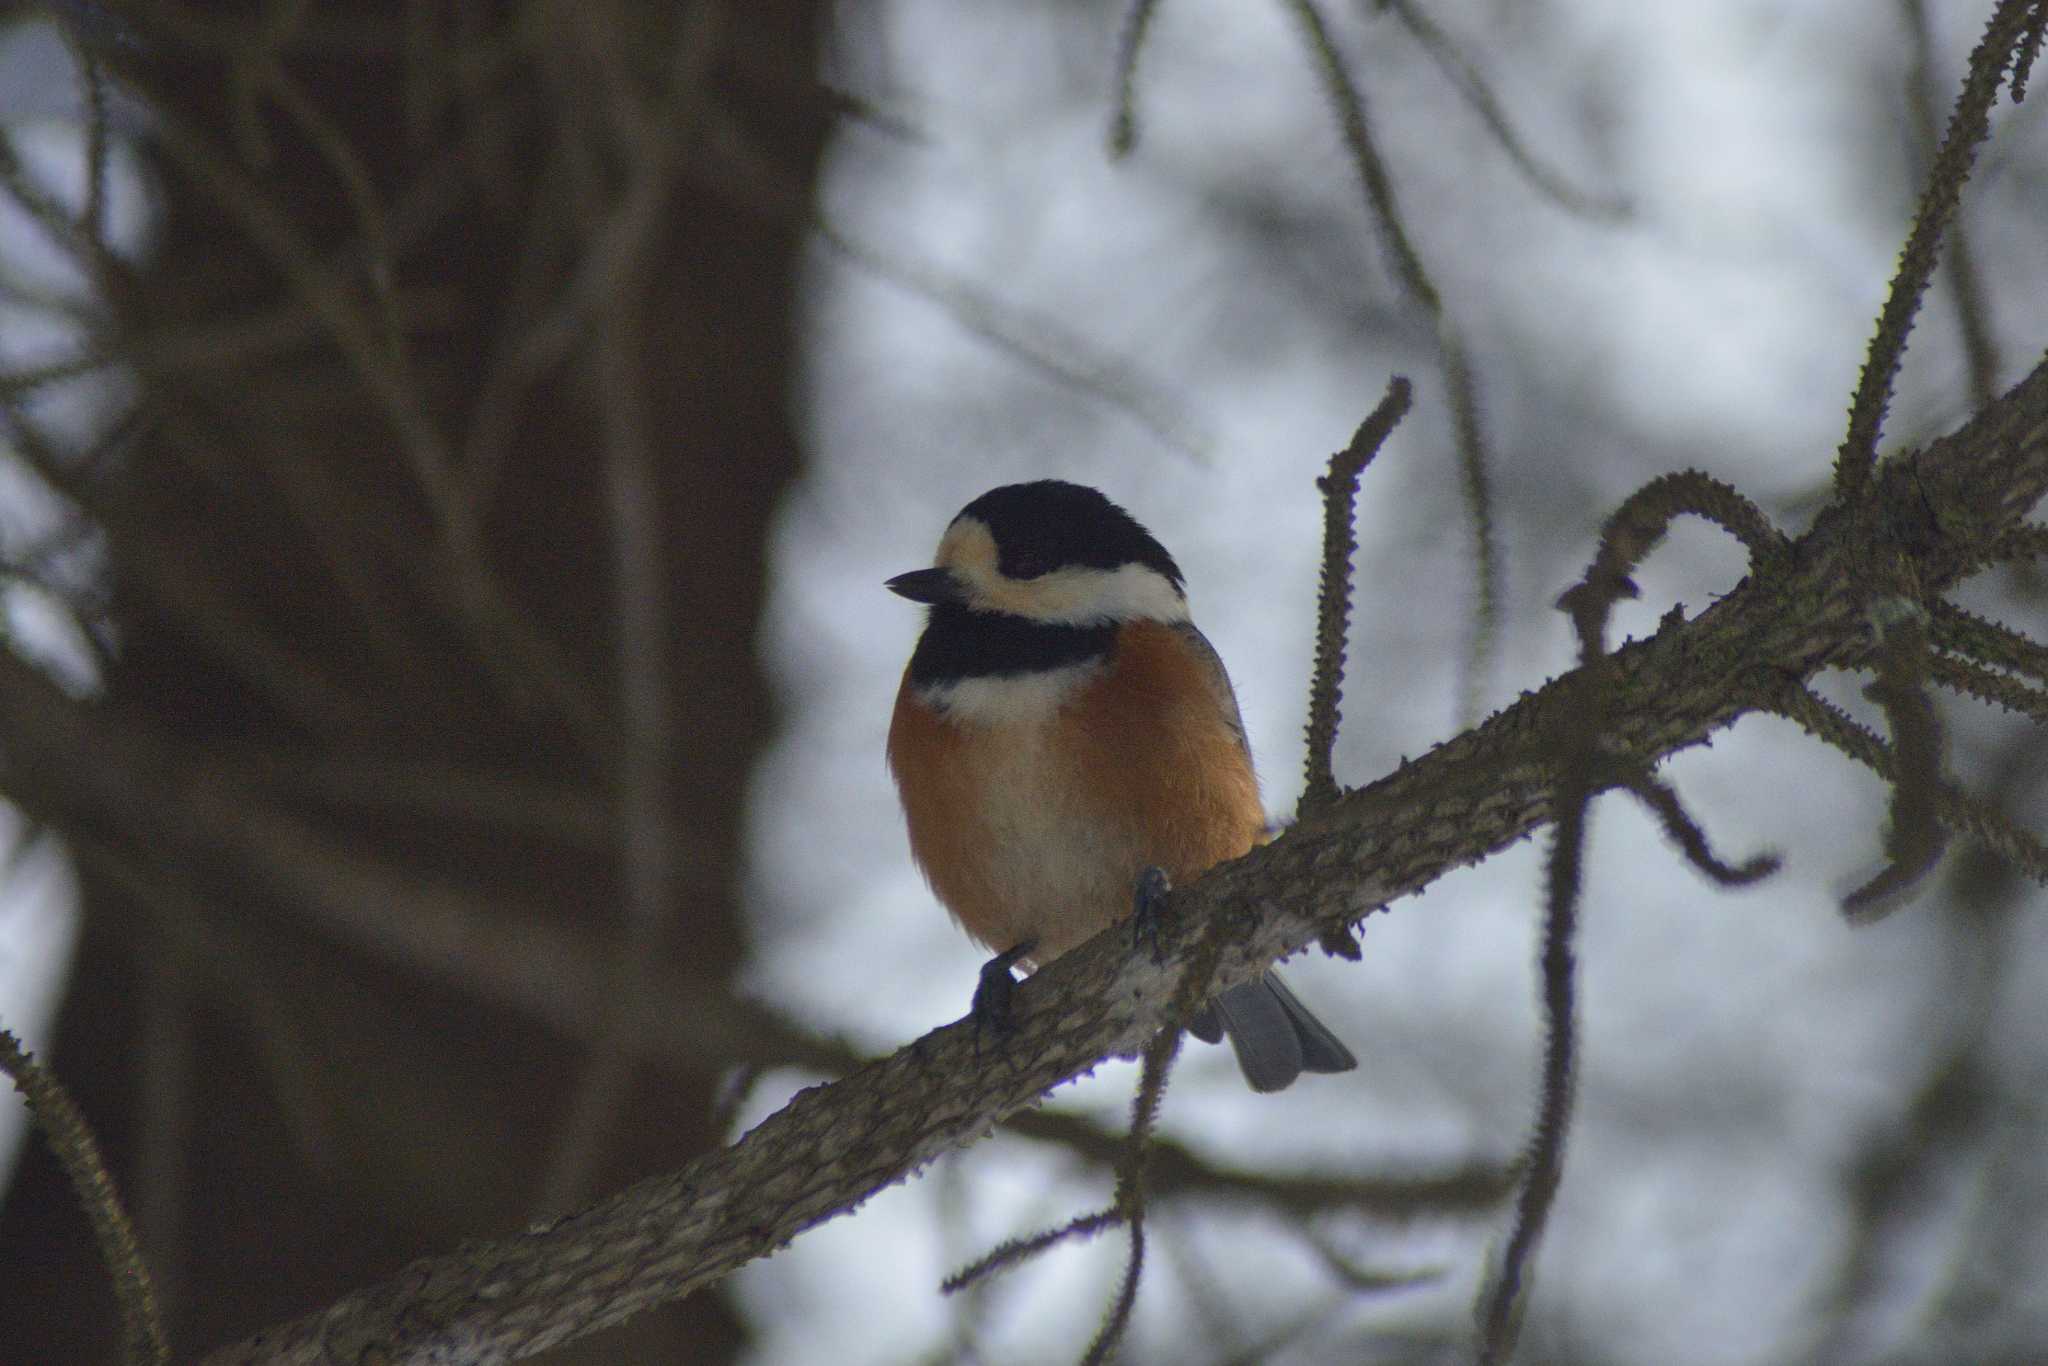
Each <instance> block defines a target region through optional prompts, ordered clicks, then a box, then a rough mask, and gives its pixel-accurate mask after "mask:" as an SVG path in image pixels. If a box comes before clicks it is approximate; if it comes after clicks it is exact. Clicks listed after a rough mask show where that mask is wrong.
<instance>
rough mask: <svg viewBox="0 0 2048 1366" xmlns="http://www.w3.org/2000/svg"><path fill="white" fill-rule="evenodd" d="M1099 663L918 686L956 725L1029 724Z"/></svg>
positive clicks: (1057, 705) (1056, 704)
mask: <svg viewBox="0 0 2048 1366" xmlns="http://www.w3.org/2000/svg"><path fill="white" fill-rule="evenodd" d="M1101 668H1102V664H1101V662H1100V661H1096V660H1091V661H1088V662H1086V663H1082V664H1069V665H1066V666H1065V667H1063V668H1058V669H1045V670H1042V671H1040V672H1038V673H1029V674H1001V675H994V676H991V677H987V678H961V679H955V680H954V681H952V682H950V683H936V684H933V685H931V686H930V687H926V688H920V689H919V690H918V691H919V695H920V696H922V697H923V698H924V700H925V701H927V702H929V703H931V704H932V705H933V706H934V707H937V708H938V709H939V710H940V711H942V712H944V713H945V715H946V719H947V720H948V721H951V722H953V723H954V724H955V725H963V726H1004V725H1009V726H1014V725H1019V724H1032V723H1037V722H1043V721H1046V720H1048V719H1050V718H1051V717H1052V715H1053V714H1054V713H1055V712H1057V711H1058V710H1059V709H1060V708H1061V707H1062V706H1063V705H1065V704H1066V701H1067V699H1068V698H1069V697H1072V696H1073V695H1074V692H1075V690H1076V689H1078V688H1079V687H1080V686H1081V685H1082V684H1084V683H1086V682H1088V680H1090V679H1091V678H1093V677H1094V676H1095V675H1096V673H1097V672H1098V671H1100V670H1101Z"/></svg>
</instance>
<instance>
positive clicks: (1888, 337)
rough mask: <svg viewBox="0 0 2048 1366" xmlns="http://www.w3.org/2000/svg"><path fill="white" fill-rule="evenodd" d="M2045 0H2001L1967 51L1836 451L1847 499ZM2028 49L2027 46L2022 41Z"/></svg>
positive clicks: (1864, 472)
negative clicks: (1996, 110) (2001, 94)
mask: <svg viewBox="0 0 2048 1366" xmlns="http://www.w3.org/2000/svg"><path fill="white" fill-rule="evenodd" d="M2042 8H2043V0H1999V4H1998V8H1997V10H1996V11H1994V12H1993V14H1992V16H1991V22H1990V24H1989V25H1987V26H1986V28H1985V30H1984V37H1983V39H1982V40H1981V41H1980V42H1979V43H1978V44H1977V49H1976V51H1975V52H1973V53H1971V55H1970V70H1969V74H1968V75H1967V76H1966V77H1965V78H1964V80H1963V89H1962V93H1961V94H1960V95H1959V96H1958V97H1957V98H1956V106H1955V112H1954V113H1953V114H1952V115H1951V116H1950V118H1949V124H1948V131H1947V132H1946V133H1945V134H1944V135H1943V137H1942V143H1941V150H1940V151H1939V152H1938V153H1936V154H1935V158H1934V167H1933V170H1932V171H1931V172H1930V173H1929V175H1928V181H1927V189H1926V191H1925V193H1924V194H1923V195H1922V196H1921V199H1920V207H1919V209H1918V210H1917V211H1916V212H1915V214H1914V216H1913V230H1912V232H1911V233H1910V234H1909V235H1908V236H1907V238H1906V246H1905V250H1904V251H1903V252H1901V253H1900V258H1899V270H1898V273H1897V274H1896V275H1894V276H1893V277H1892V284H1891V288H1890V289H1889V290H1888V291H1887V292H1886V294H1885V301H1884V310H1883V312H1881V313H1880V314H1879V315H1878V320H1877V332H1876V335H1874V336H1873V337H1872V338H1871V339H1870V354H1869V357H1868V359H1867V360H1866V361H1865V362H1864V365H1863V375H1862V378H1861V379H1860V380H1858V382H1857V385H1856V396H1855V399H1854V400H1853V401H1852V403H1851V404H1850V408H1849V431H1848V434H1847V435H1846V436H1844V437H1843V438H1842V447H1841V451H1840V453H1839V454H1838V455H1837V456H1836V457H1835V492H1836V494H1837V495H1839V496H1840V497H1841V498H1842V499H1844V500H1845V501H1848V502H1855V501H1857V500H1858V499H1860V498H1861V496H1862V493H1863V489H1864V485H1865V484H1867V483H1868V482H1869V479H1870V472H1871V469H1872V467H1873V466H1874V465H1875V464H1876V462H1877V438H1878V433H1879V432H1880V431H1881V430H1882V428H1883V426H1884V418H1885V413H1886V411H1887V410H1888V409H1889V408H1890V407H1891V401H1892V387H1893V385H1894V384H1895V383H1897V381H1898V375H1899V364H1900V362H1901V361H1902V360H1903V359H1904V358H1905V354H1906V338H1907V337H1908V336H1909V335H1910V334H1911V332H1912V330H1913V319H1914V316H1915V315H1916V314H1917V313H1918V312H1919V311H1920V303H1921V300H1922V299H1924V298H1925V297H1926V296H1927V283H1928V281H1929V280H1931V279H1932V278H1933V277H1934V268H1935V265H1936V263H1937V262H1938V261H1939V259H1940V252H1941V238H1942V233H1943V232H1944V231H1945V230H1946V229H1947V228H1948V224H1949V220H1950V219H1951V218H1953V217H1954V216H1955V213H1956V207H1957V205H1958V204H1960V203H1961V202H1962V194H1963V185H1964V183H1965V182H1966V181H1967V180H1968V179H1969V177H1970V168H1971V166H1972V165H1973V164H1974V163H1975V161H1976V159H1977V146H1978V144H1979V143H1981V142H1983V140H1984V139H1985V138H1986V137H1987V136H1989V134H1990V132H1991V109H1992V106H1993V105H1995V104H1996V103H1997V102H1998V90H1999V87H2000V86H2001V85H2002V84H2004V81H2005V77H2006V73H2007V71H2008V70H2009V69H2011V67H2012V63H2013V57H2014V54H2015V52H2016V51H2017V50H2019V45H2020V42H2021V39H2022V37H2027V36H2030V37H2031V38H2038V36H2039V34H2038V26H2039V24H2040V22H2041V11H2042ZM2027 50H2028V51H2031V50H2032V48H2031V46H2029V48H2028V49H2027Z"/></svg>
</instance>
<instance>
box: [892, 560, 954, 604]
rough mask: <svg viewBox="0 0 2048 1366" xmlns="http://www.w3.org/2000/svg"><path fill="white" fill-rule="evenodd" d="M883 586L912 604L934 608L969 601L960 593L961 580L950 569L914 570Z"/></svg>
mask: <svg viewBox="0 0 2048 1366" xmlns="http://www.w3.org/2000/svg"><path fill="white" fill-rule="evenodd" d="M882 586H883V587H884V588H887V589H888V590H889V591H890V592H891V593H895V594H898V595H899V596H902V597H906V598H909V599H910V600H911V601H912V602H928V603H930V604H932V605H933V606H934V607H936V606H938V605H940V604H941V603H958V602H965V601H966V600H967V595H966V594H965V593H963V592H961V591H960V580H958V579H956V578H954V577H953V571H952V570H950V569H913V570H911V571H910V572H909V573H908V574H898V575H897V576H896V577H895V578H893V579H891V580H889V582H887V583H886V584H884V585H882Z"/></svg>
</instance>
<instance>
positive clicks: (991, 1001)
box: [968, 939, 1038, 1053]
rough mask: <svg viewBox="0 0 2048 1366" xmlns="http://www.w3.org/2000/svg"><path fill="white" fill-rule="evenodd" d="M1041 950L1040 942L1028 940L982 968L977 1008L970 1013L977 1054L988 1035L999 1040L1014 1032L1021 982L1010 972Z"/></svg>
mask: <svg viewBox="0 0 2048 1366" xmlns="http://www.w3.org/2000/svg"><path fill="white" fill-rule="evenodd" d="M1037 947H1038V941H1037V940H1036V939H1027V940H1025V941H1024V942H1023V943H1021V944H1017V945H1013V946H1012V947H1010V948H1007V949H1004V950H1003V951H1002V952H1001V953H999V954H997V955H996V956H995V957H993V958H991V959H989V960H988V961H987V962H986V963H983V964H982V965H981V980H980V981H979V982H977V983H976V984H975V987H974V1004H973V1005H972V1006H971V1007H969V1009H968V1016H969V1018H971V1019H972V1020H973V1021H974V1046H975V1050H976V1052H977V1053H978V1052H979V1051H980V1049H981V1036H982V1034H983V1033H984V1032H987V1033H990V1034H993V1035H996V1036H997V1037H998V1038H1000V1037H1001V1036H1002V1035H1004V1034H1007V1033H1009V1032H1010V1029H1011V1027H1012V1021H1011V1019H1010V1004H1011V1002H1012V1001H1013V1000H1015V999H1016V995H1017V979H1016V978H1014V977H1012V976H1010V969H1011V968H1012V967H1014V966H1016V964H1017V960H1018V959H1020V958H1024V957H1026V956H1028V955H1029V954H1030V952H1031V951H1032V950H1033V949H1035V948H1037Z"/></svg>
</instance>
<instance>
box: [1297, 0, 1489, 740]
mask: <svg viewBox="0 0 2048 1366" xmlns="http://www.w3.org/2000/svg"><path fill="white" fill-rule="evenodd" d="M1282 3H1283V4H1284V5H1285V7H1286V8H1287V10H1288V11H1289V12H1290V13H1292V14H1293V15H1294V17H1295V20H1296V22H1297V23H1298V24H1299V25H1300V26H1301V29H1302V33H1303V36H1304V38H1305V40H1306V41H1307V43H1308V47H1309V50H1310V52H1311V53H1312V54H1313V56H1314V57H1315V60H1316V70H1317V73H1318V75H1319V76H1320V77H1321V79H1322V83H1323V89H1324V92H1325V93H1326V95H1327V96H1328V98H1329V101H1330V104H1331V107H1332V108H1333V109H1335V110H1336V113H1337V121H1338V124H1339V126H1340V127H1341V128H1342V129H1343V133H1344V142H1345V145H1346V146H1347V147H1348V148H1349V149H1350V152H1351V163H1352V167H1353V169H1354V170H1355V171H1356V172H1357V173H1358V179H1359V184H1360V186H1361V187H1362V188H1363V189H1364V191H1365V200H1366V210H1367V212H1368V213H1369V214H1370V215H1371V217H1372V221H1373V225H1374V227H1375V228H1376V229H1377V230H1378V232H1379V236H1380V242H1381V245H1382V246H1383V247H1384V248H1385V250H1386V252H1387V255H1388V256H1389V257H1390V258H1391V259H1392V261H1393V265H1394V275H1395V278H1396V279H1398V280H1399V281H1400V283H1401V287H1402V288H1403V289H1404V290H1406V291H1407V293H1408V295H1409V297H1410V298H1411V299H1413V300H1414V302H1415V303H1416V304H1417V305H1419V306H1420V307H1421V308H1422V310H1423V311H1424V312H1425V313H1427V314H1428V315H1429V319H1430V322H1431V323H1432V324H1433V325H1434V327H1435V329H1436V343H1437V356H1438V360H1439V363H1440V364H1441V365H1442V367H1443V373H1444V387H1445V389H1446V391H1447V394H1448V399H1449V404H1450V410H1451V421H1452V426H1453V429H1454V430H1455V431H1456V433H1457V448H1458V476H1459V482H1460V485H1461V487H1462V488H1463V490H1464V495H1465V510H1466V512H1467V513H1468V514H1469V515H1470V516H1471V518H1472V537H1473V550H1472V558H1473V566H1474V572H1475V579H1476V586H1477V589H1478V601H1477V602H1476V604H1475V606H1474V610H1473V629H1472V641H1471V645H1470V648H1469V649H1468V650H1467V652H1466V656H1465V660H1464V664H1463V670H1462V674H1461V683H1460V686H1459V694H1460V699H1459V700H1460V714H1461V715H1462V716H1464V717H1465V718H1466V719H1467V720H1470V719H1473V718H1474V717H1476V716H1477V714H1478V699H1479V694H1480V689H1481V687H1482V685H1483V683H1484V681H1485V674H1486V670H1487V667H1488V666H1489V665H1490V663H1491V662H1492V659H1493V650H1494V644H1495V639H1496V636H1497V635H1498V632H1499V628H1500V599H1501V556H1500V544H1499V541H1500V538H1499V535H1498V533H1497V531H1496V529H1495V527H1494V524H1493V491H1492V479H1493V477H1492V474H1491V472H1490V471H1489V468H1488V466H1489V463H1490V456H1489V454H1488V452H1487V448H1486V439H1485V433H1484V431H1483V430H1482V429H1481V427H1480V424H1479V412H1480V401H1479V382H1478V379H1477V377H1476V375H1475V374H1474V373H1473V370H1472V365H1471V359H1470V357H1469V355H1468V353H1467V351H1466V347H1465V343H1464V340H1463V338H1462V337H1461V336H1460V335H1459V333H1458V329H1457V325H1456V324H1455V323H1454V322H1453V321H1452V320H1451V316H1450V313H1449V311H1448V310H1446V309H1445V308H1444V304H1443V297H1442V296H1441V295H1440V294H1438V292H1437V288H1436V284H1435V282H1434V281H1433V280H1431V279H1430V277H1429V271H1428V269H1427V268H1426V267H1425V266H1424V265H1423V264H1422V257H1421V254H1420V253H1418V252H1417V251H1416V250H1415V246H1414V244H1413V243H1412V242H1410V241H1409V238H1408V229H1407V227H1406V225H1405V224H1404V222H1403V220H1402V218H1401V210H1400V205H1399V204H1398V203H1397V202H1396V200H1395V197H1394V186H1393V181H1392V179H1391V178H1390V177H1389V176H1388V174H1387V169H1386V164H1385V163H1384V162H1383V161H1382V160H1381V158H1380V154H1379V148H1378V147H1377V146H1376V145H1375V144H1374V142H1373V139H1372V125H1371V123H1370V121H1369V120H1368V119H1367V117H1366V110H1365V95H1364V93H1363V92H1362V91H1360V90H1359V88H1358V85H1357V83H1356V82H1354V81H1353V80H1352V79H1351V73H1350V71H1349V70H1347V69H1346V67H1345V65H1344V57H1343V54H1342V53H1340V52H1339V51H1338V50H1337V45H1336V42H1335V40H1334V39H1333V38H1332V37H1331V35H1330V30H1329V26H1328V25H1327V24H1325V23H1324V22H1323V15H1322V11H1321V10H1319V9H1318V8H1317V7H1316V4H1315V0H1282Z"/></svg>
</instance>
